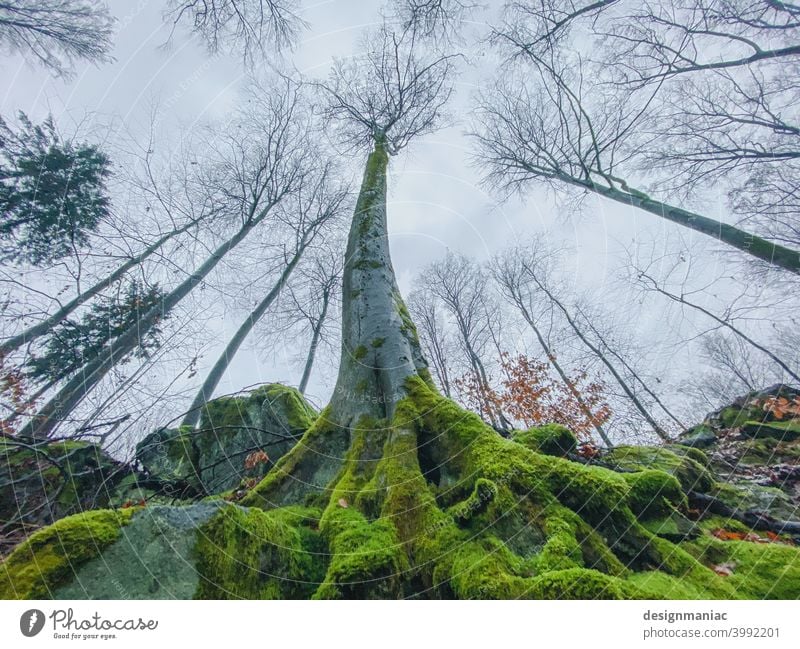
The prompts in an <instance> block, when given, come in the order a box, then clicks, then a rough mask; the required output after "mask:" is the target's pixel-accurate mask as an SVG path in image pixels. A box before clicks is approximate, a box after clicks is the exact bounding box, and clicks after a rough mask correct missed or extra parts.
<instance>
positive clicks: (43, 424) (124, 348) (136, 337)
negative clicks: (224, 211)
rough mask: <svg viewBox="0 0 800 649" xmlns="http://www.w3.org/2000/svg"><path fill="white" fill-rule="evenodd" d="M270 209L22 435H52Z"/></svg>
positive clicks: (98, 360)
mask: <svg viewBox="0 0 800 649" xmlns="http://www.w3.org/2000/svg"><path fill="white" fill-rule="evenodd" d="M268 212H269V208H265V209H263V210H262V211H261V212H260V213H259V214H258V215H257V216H256V217H255V218H252V219H250V220H249V221H248V222H247V223H246V224H245V225H244V226H243V227H242V228H240V229H239V231H238V232H237V233H236V234H234V235H233V236H232V237H231V238H230V239H228V240H227V241H226V242H225V243H223V244H222V245H221V246H219V247H218V248H217V249H216V250H215V251H214V252H213V253H212V254H211V256H210V257H209V258H208V259H206V261H205V262H203V264H202V265H201V266H200V267H199V268H198V269H197V270H196V271H194V272H193V273H192V274H191V275H190V276H189V277H188V278H187V279H185V280H184V281H183V282H182V283H181V284H180V285H178V286H177V287H176V288H175V289H174V290H173V291H172V292H170V293H169V294H167V295H166V296H165V297H164V299H163V300H162V302H161V305H157V306H155V307H153V308H152V309H150V310H149V311H147V312H146V313H145V314H144V315H143V316H142V317H141V318H140V319H139V321H138V322H137V323H136V326H134V327H131V328H130V329H128V331H126V332H125V333H124V334H122V335H121V336H119V337H118V338H116V339H115V340H113V341H112V342H111V343H110V344H108V345H107V346H106V347H105V348H104V349H103V350H102V351H101V352H100V353H99V354H98V355H97V356H96V357H95V358H94V359H93V360H91V361H90V362H89V363H87V364H86V365H85V366H84V367H83V368H81V370H80V371H79V372H77V373H76V374H75V376H74V377H72V378H71V379H70V380H69V381H67V383H66V384H64V386H63V387H62V388H61V390H59V391H58V393H57V394H56V395H55V396H54V397H53V398H52V399H50V401H48V402H47V403H46V404H45V405H44V406H42V408H41V409H40V410H39V412H37V413H36V414H35V415H34V416H33V417H32V418H31V420H30V421H29V422H28V423H27V424H26V426H25V427H24V428H23V429H22V430H21V431H20V434H21V435H25V436H27V437H37V438H43V437H47V436H49V435H50V433H52V432H53V430H54V429H55V427H56V426H57V425H58V423H59V422H61V421H63V420H64V418H65V417H66V416H67V415H69V414H70V413H71V412H72V411H73V410H74V409H75V408H76V407H77V406H78V404H80V402H81V401H82V400H83V399H84V397H85V396H86V395H87V394H89V392H91V391H92V389H94V387H95V386H96V385H97V384H98V383H100V381H101V380H102V379H103V377H105V375H106V374H108V372H109V371H110V370H111V368H112V367H114V365H115V363H117V362H118V361H120V360H121V359H123V358H124V357H125V356H127V355H128V354H130V353H131V352H132V351H134V350H135V349H136V347H137V346H138V345H139V341H140V339H141V338H142V336H144V335H145V334H146V333H147V332H148V331H150V329H152V328H153V327H154V326H155V325H156V324H157V323H158V322H159V321H160V320H162V319H163V318H164V317H166V316H167V315H168V314H169V312H170V311H172V309H173V308H175V306H176V305H177V304H178V303H179V302H180V301H181V300H182V299H183V298H185V297H186V296H187V295H188V294H189V293H190V292H191V291H192V289H193V288H194V287H195V286H197V285H198V284H200V282H202V281H203V279H205V277H206V276H207V275H208V274H209V273H210V272H211V271H212V270H213V269H214V268H215V267H216V265H217V264H218V263H219V262H220V260H221V259H222V258H223V257H224V256H225V255H226V254H227V253H228V252H230V251H231V250H232V249H233V248H235V247H236V246H237V245H238V244H239V243H241V241H242V240H243V239H244V238H245V237H246V236H247V235H248V234H250V231H251V230H252V229H253V228H254V227H255V226H256V225H258V223H260V222H261V221H262V220H263V219H264V218H265V217H266V215H267V213H268Z"/></svg>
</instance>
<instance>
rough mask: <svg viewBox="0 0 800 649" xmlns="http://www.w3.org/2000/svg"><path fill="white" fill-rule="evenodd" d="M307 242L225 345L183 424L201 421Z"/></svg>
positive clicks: (187, 424) (283, 284) (295, 264)
mask: <svg viewBox="0 0 800 649" xmlns="http://www.w3.org/2000/svg"><path fill="white" fill-rule="evenodd" d="M305 248H306V243H305V242H303V243H302V244H301V245H300V246H299V247H298V249H297V252H295V254H294V256H293V257H292V258H291V260H290V261H289V263H288V264H286V266H285V267H284V269H283V272H282V273H281V276H280V277H279V278H278V281H277V282H276V284H275V286H273V287H272V289H271V290H270V292H269V293H267V294H266V295H265V296H264V299H263V300H261V302H260V303H259V304H258V306H256V308H255V309H253V311H252V313H251V314H250V315H249V316H247V318H246V319H245V321H244V322H243V323H242V324H241V326H240V327H239V329H238V330H237V331H236V333H235V334H234V335H233V338H231V339H230V341H229V342H228V345H227V346H226V347H225V350H224V351H223V352H222V354H221V355H220V357H219V358H218V359H217V362H216V363H214V366H213V367H212V368H211V371H209V373H208V376H207V377H206V380H205V381H204V382H203V385H202V386H201V387H200V390H199V391H198V392H197V395H196V396H195V398H194V401H193V402H192V405H191V406H190V407H189V411H188V413H187V414H186V416H185V417H184V418H183V422H182V423H181V425H182V426H192V427H194V426H196V425H197V422H198V421H200V413H201V410H202V408H203V406H204V405H205V404H206V403H207V402H208V401H209V400H210V399H211V397H212V396H213V395H214V390H216V389H217V385H218V384H219V382H220V379H222V377H223V375H224V374H225V370H227V369H228V365H230V362H231V361H232V360H233V357H234V356H236V352H238V351H239V347H241V345H242V343H243V342H244V340H245V338H247V336H248V335H249V334H250V331H252V329H253V327H254V326H255V324H256V322H258V321H259V320H261V318H262V317H263V315H264V314H265V313H266V311H267V309H269V307H270V306H272V303H273V302H274V301H275V299H276V298H277V297H278V295H280V292H281V291H282V290H283V287H284V286H285V285H286V282H287V281H288V280H289V277H290V276H291V274H292V271H294V269H295V267H296V266H297V263H298V262H299V261H300V258H301V257H302V256H303V253H304V252H305Z"/></svg>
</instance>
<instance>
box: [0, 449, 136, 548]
mask: <svg viewBox="0 0 800 649" xmlns="http://www.w3.org/2000/svg"><path fill="white" fill-rule="evenodd" d="M129 473H130V470H129V469H128V467H127V466H125V465H124V464H122V463H120V462H118V461H116V460H115V459H113V458H112V457H111V456H110V455H108V454H107V453H106V452H105V451H103V450H102V449H101V448H100V447H99V446H98V445H97V444H92V443H89V442H83V441H73V440H54V441H42V440H33V439H27V438H0V529H3V530H4V532H5V533H6V534H9V535H10V536H11V539H10V540H12V541H13V540H16V536H15V533H16V532H20V533H24V531H25V530H26V529H35V528H37V527H41V526H42V525H47V524H49V523H52V522H53V521H55V520H58V519H59V518H62V517H64V516H67V515H69V514H74V513H77V512H81V511H84V510H86V509H94V508H98V507H105V506H107V505H108V503H109V500H110V498H111V496H112V494H113V491H114V487H115V485H116V484H117V483H118V482H120V481H121V480H123V479H124V478H125V477H126V476H127V475H128V474H129ZM0 554H2V547H0Z"/></svg>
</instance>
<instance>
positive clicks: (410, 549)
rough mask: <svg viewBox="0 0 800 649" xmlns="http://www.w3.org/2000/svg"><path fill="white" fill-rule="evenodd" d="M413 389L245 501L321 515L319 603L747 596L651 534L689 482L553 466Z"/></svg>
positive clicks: (311, 442) (317, 443) (322, 443)
mask: <svg viewBox="0 0 800 649" xmlns="http://www.w3.org/2000/svg"><path fill="white" fill-rule="evenodd" d="M406 389H407V393H408V397H407V398H406V399H404V400H403V401H401V402H400V403H398V405H397V408H396V409H395V413H394V417H393V419H392V420H391V421H375V420H368V419H367V418H363V419H362V420H361V422H360V424H359V425H358V426H356V427H354V428H352V429H337V428H336V426H335V425H334V424H333V423H332V422H330V421H328V420H326V419H325V413H323V416H322V417H321V418H320V420H318V421H317V424H315V426H314V427H313V428H312V429H311V430H310V431H309V433H308V434H307V435H306V437H305V438H304V439H303V441H302V442H301V443H300V444H298V446H297V447H295V449H293V451H292V452H290V453H289V454H288V455H287V456H286V457H285V458H284V459H283V460H282V461H281V462H280V463H279V464H278V466H277V467H276V468H275V469H273V471H272V472H271V473H270V474H269V475H268V476H267V477H266V478H265V479H264V481H263V482H262V483H261V484H260V485H259V486H257V487H256V489H254V491H253V492H251V494H250V495H249V496H248V497H247V498H246V499H245V501H243V503H242V504H244V505H247V506H250V507H253V508H261V509H263V510H266V511H267V512H268V513H271V512H276V513H278V512H281V511H283V510H284V509H285V508H286V507H290V506H297V505H305V506H307V507H309V506H310V507H317V508H318V509H317V510H316V511H319V512H320V513H319V519H318V521H315V523H314V525H312V527H314V528H315V533H316V534H318V536H319V546H318V547H322V548H324V550H323V551H322V552H321V554H322V555H324V556H325V561H324V566H325V574H324V577H322V578H321V580H320V581H319V583H318V584H317V586H316V588H315V589H313V593H312V590H311V589H309V591H308V592H309V593H311V594H312V596H313V597H315V598H407V597H416V598H562V599H563V598H582V599H583V598H588V599H596V598H622V599H630V598H660V597H704V598H735V597H737V591H736V590H735V589H734V588H732V587H731V586H730V585H729V584H728V583H726V581H725V579H724V578H723V577H721V576H719V575H717V574H716V573H715V572H714V571H713V570H711V569H710V567H709V566H707V565H705V564H704V563H702V562H701V561H698V559H697V558H695V557H694V556H693V555H692V552H691V550H692V547H691V543H686V544H684V543H672V542H670V541H667V540H665V539H664V538H660V537H658V536H656V535H655V534H653V533H651V532H650V531H648V529H646V528H645V526H644V525H643V524H642V519H652V518H654V517H656V518H657V517H660V516H669V515H671V514H673V513H675V512H677V511H678V510H680V509H683V508H685V507H686V495H685V490H684V489H682V487H681V484H680V483H679V481H678V480H677V479H676V478H675V477H674V476H672V475H670V474H668V473H664V472H662V471H657V470H649V471H642V472H638V473H636V472H632V473H625V474H620V473H616V472H614V471H611V470H608V469H605V468H600V467H590V466H583V465H579V464H576V463H573V462H570V461H569V460H566V459H562V458H557V457H550V456H544V455H540V454H538V453H536V452H533V451H532V450H530V449H529V448H526V447H525V446H523V445H522V444H520V443H517V442H514V441H511V440H507V439H503V438H501V437H500V436H498V435H497V434H496V433H495V432H494V431H492V430H491V429H489V428H488V426H486V424H485V423H483V422H482V421H481V420H480V419H479V418H478V417H477V416H476V415H474V414H472V413H469V412H467V411H464V410H462V409H461V408H459V407H458V406H457V405H456V404H454V403H453V402H452V401H449V400H447V399H444V398H443V397H441V396H440V395H438V394H437V393H436V392H435V391H433V390H432V389H431V388H430V387H429V386H428V384H427V383H426V382H425V381H423V380H422V379H418V378H413V377H412V378H410V379H408V380H407V382H406ZM337 452H338V453H340V455H339V456H338V457H337V458H336V461H335V462H334V463H333V464H334V465H335V466H336V473H335V475H333V476H331V477H330V480H329V481H328V482H327V483H326V484H324V485H322V484H321V483H320V480H319V478H320V476H321V474H320V471H319V467H320V466H322V465H327V466H330V464H331V463H330V462H329V461H326V462H323V461H322V458H327V460H330V457H331V454H332V453H337ZM306 526H307V524H306ZM684 545H685V546H686V547H685V548H684ZM780 550H781V551H785V548H783V547H782V548H780ZM765 551H769V548H767V549H766V550H765ZM797 560H798V562H800V556H798V557H797ZM320 563H321V562H319V561H318V562H317V565H320ZM310 578H311V576H310V575H309V579H310ZM751 596H752V595H751ZM764 596H768V594H764Z"/></svg>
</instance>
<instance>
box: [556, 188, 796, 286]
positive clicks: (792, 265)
mask: <svg viewBox="0 0 800 649" xmlns="http://www.w3.org/2000/svg"><path fill="white" fill-rule="evenodd" d="M557 179H558V180H561V181H563V182H565V183H568V184H570V185H575V186H577V187H581V188H583V189H588V190H590V191H593V192H595V193H597V194H600V196H605V197H606V198H610V199H611V200H614V201H617V202H618V203H623V204H624V205H632V206H633V207H638V208H639V209H642V210H645V211H646V212H650V213H651V214H655V215H656V216H660V217H661V218H663V219H667V220H668V221H672V222H673V223H677V224H678V225H682V226H684V227H687V228H691V229H692V230H696V231H697V232H702V233H703V234H705V235H708V236H710V237H713V238H714V239H717V240H718V241H721V242H722V243H726V244H728V245H729V246H732V247H734V248H736V249H738V250H741V251H742V252H744V253H745V254H747V255H750V256H751V257H755V258H756V259H761V260H762V261H765V262H767V263H769V264H771V265H773V266H777V267H779V268H783V269H784V270H788V271H789V272H791V273H798V274H800V251H798V250H792V249H791V248H786V247H785V246H782V245H780V244H778V243H773V242H771V241H767V240H766V239H763V238H761V237H759V236H757V235H755V234H752V233H751V232H747V231H746V230H741V229H739V228H737V227H736V226H733V225H729V224H727V223H723V222H722V221H717V220H715V219H710V218H708V217H707V216H702V215H700V214H696V213H694V212H690V211H688V210H684V209H681V208H679V207H675V206H673V205H669V204H667V203H662V202H660V201H657V200H653V199H652V198H650V197H649V196H647V195H646V194H644V193H643V192H640V191H638V190H636V189H632V188H629V187H627V185H625V187H626V189H627V191H624V190H622V189H617V188H615V187H608V186H606V185H602V184H599V183H596V182H594V181H592V180H582V179H579V178H574V177H572V176H567V175H559V176H557Z"/></svg>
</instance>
